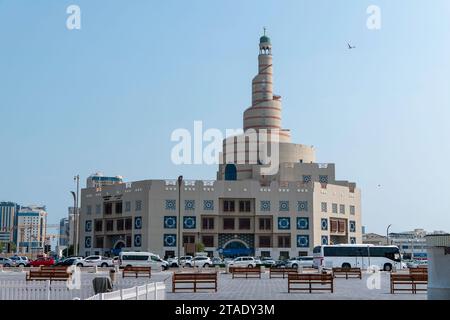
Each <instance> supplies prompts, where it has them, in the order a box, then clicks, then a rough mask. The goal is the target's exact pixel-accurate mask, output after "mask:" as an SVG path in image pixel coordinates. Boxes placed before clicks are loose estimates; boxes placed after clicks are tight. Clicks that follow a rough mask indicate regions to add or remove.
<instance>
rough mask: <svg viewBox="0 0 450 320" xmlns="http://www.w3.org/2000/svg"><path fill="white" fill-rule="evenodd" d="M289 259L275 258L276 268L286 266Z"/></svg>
mask: <svg viewBox="0 0 450 320" xmlns="http://www.w3.org/2000/svg"><path fill="white" fill-rule="evenodd" d="M287 262H288V260H275V264H274V265H273V267H274V268H285V267H286V264H287Z"/></svg>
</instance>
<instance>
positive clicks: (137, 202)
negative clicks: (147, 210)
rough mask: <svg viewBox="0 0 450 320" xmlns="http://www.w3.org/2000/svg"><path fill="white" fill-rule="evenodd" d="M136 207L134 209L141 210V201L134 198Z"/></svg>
mask: <svg viewBox="0 0 450 320" xmlns="http://www.w3.org/2000/svg"><path fill="white" fill-rule="evenodd" d="M135 205H136V209H135V211H141V210H142V201H141V200H136V203H135Z"/></svg>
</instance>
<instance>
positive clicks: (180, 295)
mask: <svg viewBox="0 0 450 320" xmlns="http://www.w3.org/2000/svg"><path fill="white" fill-rule="evenodd" d="M173 271H177V270H172V271H163V272H152V277H151V279H150V281H151V282H164V283H165V284H166V299H168V300H271V299H273V300H322V299H325V300H359V299H364V300H393V299H394V300H395V299H399V300H403V299H406V300H426V299H427V295H426V292H421V293H417V294H410V293H396V294H390V293H389V292H390V289H389V273H388V272H380V273H379V275H380V277H379V288H378V289H377V288H374V289H369V286H371V287H373V286H374V284H373V282H372V281H371V280H373V279H375V285H376V282H377V281H376V277H375V276H374V275H373V274H367V273H363V278H362V279H361V280H360V279H355V278H352V279H348V280H346V279H345V278H344V279H343V278H338V279H335V285H334V293H329V292H319V293H312V294H310V293H307V292H295V293H288V292H287V279H282V278H272V279H269V273H268V272H267V271H266V272H265V273H264V274H263V275H262V278H261V279H245V278H244V279H242V278H238V279H232V278H231V274H226V273H225V271H224V270H221V271H220V272H219V281H218V291H217V292H214V291H213V290H207V291H203V292H197V293H193V292H189V291H186V292H177V293H172V292H171V290H172V282H171V281H172V273H173ZM106 275H108V273H107V272H99V273H98V274H94V273H88V272H83V275H82V282H83V285H86V286H91V281H92V279H93V278H94V277H95V276H106ZM24 279H25V273H20V272H0V283H1V281H11V280H12V281H14V280H16V281H17V280H24ZM117 279H118V282H117V283H116V286H115V289H116V288H117V289H119V288H127V287H128V288H129V287H133V286H135V285H141V284H144V283H148V281H149V279H148V278H145V277H140V278H138V279H134V278H125V279H122V278H121V275H120V276H119V277H118V278H117ZM371 283H372V284H371ZM368 284H369V285H368Z"/></svg>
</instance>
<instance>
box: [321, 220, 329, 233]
mask: <svg viewBox="0 0 450 320" xmlns="http://www.w3.org/2000/svg"><path fill="white" fill-rule="evenodd" d="M320 227H321V229H322V230H328V219H321V220H320Z"/></svg>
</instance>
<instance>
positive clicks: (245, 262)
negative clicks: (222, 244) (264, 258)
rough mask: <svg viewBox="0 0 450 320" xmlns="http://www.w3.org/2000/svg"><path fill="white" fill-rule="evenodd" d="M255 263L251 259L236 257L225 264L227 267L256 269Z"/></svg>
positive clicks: (253, 259)
mask: <svg viewBox="0 0 450 320" xmlns="http://www.w3.org/2000/svg"><path fill="white" fill-rule="evenodd" d="M256 264H257V261H256V260H255V258H253V257H237V258H235V259H233V260H232V261H230V262H228V263H227V266H229V267H248V268H254V267H256Z"/></svg>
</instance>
